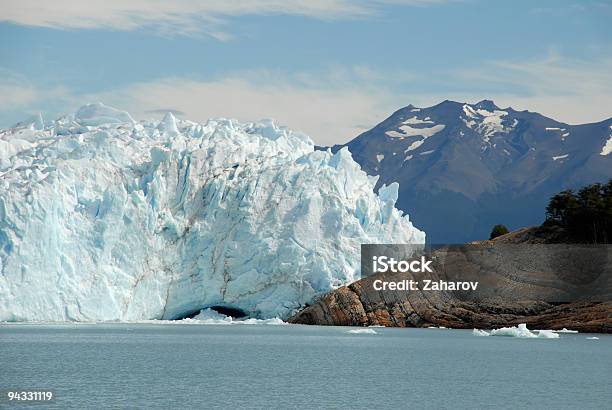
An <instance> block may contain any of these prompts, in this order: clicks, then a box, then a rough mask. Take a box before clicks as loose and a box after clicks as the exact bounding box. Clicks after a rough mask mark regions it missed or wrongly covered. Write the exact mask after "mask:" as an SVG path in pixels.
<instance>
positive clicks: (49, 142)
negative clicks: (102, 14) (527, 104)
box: [0, 104, 425, 321]
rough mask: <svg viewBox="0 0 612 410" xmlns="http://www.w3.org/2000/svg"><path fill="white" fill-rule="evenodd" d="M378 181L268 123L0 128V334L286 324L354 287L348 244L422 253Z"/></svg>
mask: <svg viewBox="0 0 612 410" xmlns="http://www.w3.org/2000/svg"><path fill="white" fill-rule="evenodd" d="M377 179H378V178H377V177H369V176H368V175H366V173H365V172H363V171H362V170H361V168H360V166H359V165H358V164H357V163H356V162H355V161H353V159H352V157H351V154H350V153H349V151H348V150H347V149H346V148H344V149H341V150H339V151H338V152H337V153H336V154H332V153H331V152H330V151H315V150H314V144H313V143H312V141H311V140H310V138H308V137H307V136H306V135H304V134H301V133H298V132H294V131H292V130H290V129H287V128H284V127H279V126H278V125H276V124H275V123H273V122H272V121H269V120H268V121H260V122H255V123H246V124H243V123H239V122H237V121H234V120H229V119H222V118H220V119H213V120H209V121H207V122H206V123H195V122H191V121H184V120H178V119H176V118H175V117H174V116H173V115H171V114H169V115H166V116H165V117H164V119H163V120H162V121H141V122H136V121H134V120H133V118H132V117H131V116H130V115H129V114H128V113H127V112H125V111H121V110H117V109H114V108H112V107H107V106H105V105H103V104H92V105H88V106H84V107H82V108H81V109H79V110H78V111H77V112H76V113H75V114H71V115H68V116H66V117H63V118H60V119H58V120H56V121H53V122H50V123H49V124H46V125H45V126H44V129H42V130H38V129H37V127H29V126H27V127H20V128H13V129H8V130H0V321H29V320H40V321H65V320H77V321H85V320H95V321H99V320H147V319H174V318H180V317H185V316H187V315H190V314H193V313H194V312H196V313H197V312H198V311H200V310H201V309H206V308H210V307H215V306H224V307H229V308H233V309H240V310H242V311H243V312H245V313H246V314H247V315H248V316H250V317H258V318H272V317H276V316H278V317H281V318H286V317H288V316H289V315H290V314H291V313H292V312H294V311H295V310H296V309H298V308H300V307H301V306H304V305H305V304H307V303H310V302H311V301H312V300H313V299H314V298H315V297H317V296H318V295H321V294H323V293H325V292H327V291H329V290H331V289H334V288H336V287H338V286H341V285H343V284H346V283H349V282H352V281H354V280H356V279H358V278H359V277H360V266H359V265H360V261H359V256H360V244H362V243H423V242H424V240H425V234H424V233H423V232H421V231H419V230H418V229H416V228H414V226H413V225H412V223H411V222H410V220H409V218H408V216H405V215H402V212H401V211H399V210H397V209H396V208H395V203H396V201H397V195H398V187H397V184H391V185H389V186H386V187H383V188H381V189H380V191H379V194H378V195H377V194H375V193H374V187H375V184H376V182H377Z"/></svg>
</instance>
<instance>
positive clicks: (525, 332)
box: [472, 323, 559, 339]
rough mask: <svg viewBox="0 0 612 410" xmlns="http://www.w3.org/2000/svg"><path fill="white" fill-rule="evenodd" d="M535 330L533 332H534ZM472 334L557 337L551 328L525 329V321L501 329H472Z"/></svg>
mask: <svg viewBox="0 0 612 410" xmlns="http://www.w3.org/2000/svg"><path fill="white" fill-rule="evenodd" d="M534 332H535V333H534ZM472 334H473V335H474V336H506V337H522V338H541V339H557V338H558V337H559V335H558V334H557V333H554V332H553V331H552V330H534V331H533V332H532V331H530V330H529V329H527V325H526V324H525V323H521V324H519V325H518V326H513V327H502V328H501V329H493V330H491V331H489V332H487V331H486V330H480V329H474V330H472Z"/></svg>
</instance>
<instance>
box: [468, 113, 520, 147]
mask: <svg viewBox="0 0 612 410" xmlns="http://www.w3.org/2000/svg"><path fill="white" fill-rule="evenodd" d="M463 112H464V114H465V116H466V117H467V119H466V118H462V120H463V123H464V124H465V125H466V126H467V127H468V128H471V129H473V130H474V131H476V132H478V133H479V134H481V135H482V136H483V141H484V142H486V143H488V142H489V141H490V139H491V137H492V136H493V135H495V134H497V133H506V134H507V133H509V132H511V131H512V130H513V129H514V128H515V127H516V125H517V123H518V122H516V120H515V122H514V123H513V124H512V125H510V126H506V125H504V123H503V121H504V117H505V116H507V115H508V112H507V111H502V110H497V109H496V110H493V111H488V110H485V109H482V108H480V109H474V108H473V107H472V106H470V105H468V104H464V105H463Z"/></svg>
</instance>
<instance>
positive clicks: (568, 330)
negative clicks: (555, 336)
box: [553, 327, 578, 333]
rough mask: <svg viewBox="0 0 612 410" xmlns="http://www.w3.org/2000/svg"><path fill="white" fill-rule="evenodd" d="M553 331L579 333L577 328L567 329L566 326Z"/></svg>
mask: <svg viewBox="0 0 612 410" xmlns="http://www.w3.org/2000/svg"><path fill="white" fill-rule="evenodd" d="M553 332H555V333H578V331H577V330H570V329H567V328H565V327H564V328H563V329H561V330H553Z"/></svg>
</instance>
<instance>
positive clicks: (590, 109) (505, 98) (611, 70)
mask: <svg viewBox="0 0 612 410" xmlns="http://www.w3.org/2000/svg"><path fill="white" fill-rule="evenodd" d="M454 76H455V78H456V79H457V80H458V81H462V82H464V83H465V84H466V85H467V86H470V85H471V86H472V87H474V88H476V86H479V87H480V88H483V87H484V88H485V89H488V90H495V91H493V92H491V91H489V94H488V95H483V96H482V97H483V98H484V97H487V98H491V97H494V98H495V99H496V101H498V102H499V103H500V104H505V105H510V106H513V107H514V108H517V107H518V108H522V109H529V110H530V111H538V112H541V113H543V114H545V115H548V116H552V117H554V118H556V119H558V120H560V121H564V122H570V123H585V122H594V121H599V120H602V119H605V118H609V117H610V116H612V109H611V107H612V58H604V59H598V60H576V59H571V58H567V57H564V56H562V55H560V54H557V53H555V52H553V51H551V52H549V53H548V55H546V56H544V57H542V58H539V59H534V60H522V61H509V60H504V61H491V62H489V63H485V64H481V65H480V66H479V67H477V68H473V69H470V70H460V71H456V72H455V73H454ZM469 94H470V93H469V92H467V93H466V95H469Z"/></svg>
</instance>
